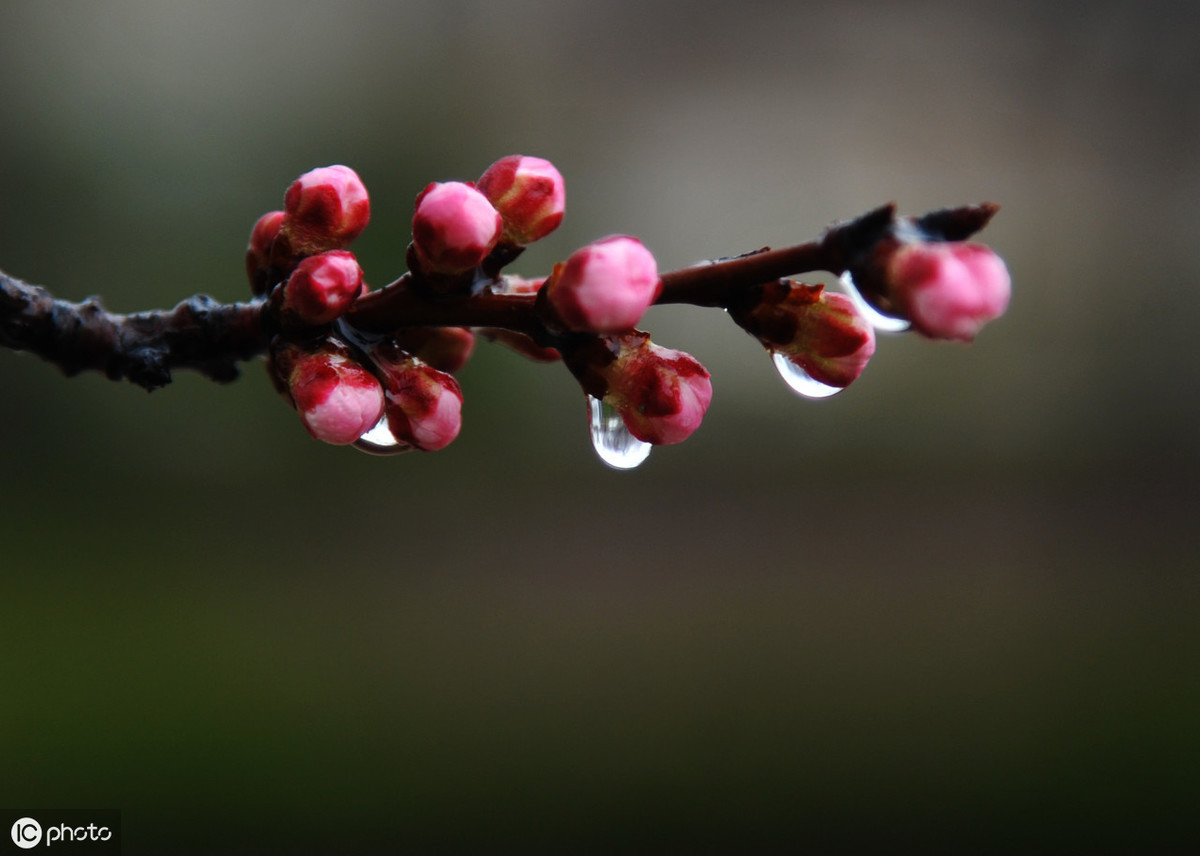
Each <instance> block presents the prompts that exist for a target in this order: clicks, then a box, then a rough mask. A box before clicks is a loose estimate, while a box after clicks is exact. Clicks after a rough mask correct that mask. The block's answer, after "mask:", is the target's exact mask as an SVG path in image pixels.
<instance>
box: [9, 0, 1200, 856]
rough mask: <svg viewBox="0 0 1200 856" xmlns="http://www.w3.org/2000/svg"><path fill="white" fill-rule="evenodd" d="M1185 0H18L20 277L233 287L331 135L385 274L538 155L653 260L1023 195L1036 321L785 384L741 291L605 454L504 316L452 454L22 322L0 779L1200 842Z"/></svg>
mask: <svg viewBox="0 0 1200 856" xmlns="http://www.w3.org/2000/svg"><path fill="white" fill-rule="evenodd" d="M1198 31H1200V6H1196V5H1187V4H1165V3H1164V4H1156V3H1145V2H1139V3H1132V2H1116V3H1105V2H1098V3H1092V4H1088V5H1087V6H1085V7H1080V6H1079V5H1078V4H1072V3H1066V2H1046V0H1039V2H1036V3H1035V2H1013V3H1004V4H997V3H972V2H966V3H962V2H958V3H951V2H928V3H899V4H877V3H865V2H863V3H860V2H821V3H806V2H795V3H766V2H763V3H759V2H742V3H738V4H733V3H708V2H690V3H679V2H661V3H642V2H621V1H620V0H614V2H608V3H604V4H588V3H583V2H555V3H551V2H517V3H484V2H397V3H384V2H370V0H364V1H363V2H355V0H341V2H339V3H337V4H331V3H329V4H322V3H315V2H313V3H305V2H300V3H296V2H288V3H284V2H277V3H247V2H239V3H216V2H214V3H203V4H200V3H178V2H162V0H154V2H150V0H113V2H107V3H103V4H98V3H97V4H92V3H81V2H80V3H33V2H28V3H21V2H12V3H6V4H4V5H3V7H2V10H0V116H2V117H3V123H4V133H3V134H2V135H0V268H3V269H4V270H5V271H7V272H8V273H10V274H12V275H14V276H18V277H21V278H23V279H25V280H27V281H29V282H34V283H39V284H43V285H46V286H48V287H50V288H51V289H53V290H54V291H55V292H56V293H57V294H58V295H59V296H61V297H66V298H69V299H74V300H78V299H82V298H83V297H85V296H87V295H90V294H100V295H102V296H103V298H104V300H105V302H106V304H107V305H108V306H109V307H110V308H112V309H114V310H116V311H125V312H128V311H135V310H141V309H147V308H153V307H163V306H170V305H173V304H174V303H175V302H177V301H178V300H180V299H182V298H184V297H187V296H189V295H191V294H193V293H196V292H206V293H208V294H211V295H213V296H214V297H216V298H218V299H220V300H224V301H233V300H240V299H245V298H246V297H247V296H248V289H247V286H246V284H245V279H244V273H243V267H242V266H243V261H242V258H243V251H244V248H245V244H246V239H247V236H248V234H249V230H250V227H251V225H252V224H253V223H254V221H255V219H256V218H257V217H258V215H259V214H261V213H263V212H264V211H266V210H269V209H272V208H277V207H279V205H280V203H281V200H282V194H283V191H284V189H285V188H286V187H287V185H288V184H289V183H290V182H291V181H292V179H294V178H295V177H296V176H297V175H299V174H300V173H302V172H304V171H306V170H308V169H310V168H312V167H314V166H320V165H325V164H329V163H346V164H349V165H351V166H353V167H354V168H355V169H356V170H357V171H358V172H359V173H360V175H361V176H362V177H363V179H364V181H365V182H366V184H367V186H368V188H369V189H370V191H371V196H372V203H373V220H372V224H371V227H370V228H369V229H368V230H367V232H366V233H365V235H364V236H363V237H362V238H361V239H360V240H359V241H358V242H357V244H356V245H355V250H356V251H357V252H358V253H359V257H360V260H361V262H362V264H363V267H364V268H365V270H366V272H367V276H368V279H369V280H370V281H371V282H372V283H374V284H376V285H379V284H382V283H384V282H386V281H388V280H390V279H392V278H394V277H395V276H397V275H399V274H400V273H402V272H403V270H404V248H405V245H406V243H407V241H408V234H409V232H408V225H409V221H410V218H411V211H412V200H413V198H414V197H415V195H416V194H417V192H418V191H419V190H420V189H421V188H422V187H424V185H425V184H426V183H428V182H429V181H433V180H449V179H464V180H469V179H473V178H475V177H476V176H477V175H478V174H479V173H480V172H481V171H482V170H483V169H484V168H486V167H487V166H488V165H489V164H490V163H491V162H492V161H493V160H495V159H497V158H498V157H500V156H502V155H505V154H509V153H512V152H521V153H526V154H534V155H539V156H542V157H546V158H549V159H551V160H552V161H554V163H555V164H556V165H557V166H558V167H559V168H560V170H561V171H562V173H563V174H564V176H565V177H566V180H567V188H568V214H567V218H566V221H565V222H564V225H563V227H562V228H561V229H560V230H559V231H558V232H557V233H555V234H554V235H552V236H551V237H550V238H548V239H546V240H545V241H544V242H542V243H541V244H539V245H537V246H535V247H533V248H531V249H530V251H529V252H528V253H527V255H526V257H524V258H522V259H521V260H520V262H518V263H517V264H516V265H514V270H516V271H519V272H523V273H527V274H530V275H532V274H535V273H539V272H542V273H544V272H545V271H546V270H548V269H549V267H550V266H551V265H552V264H553V263H554V262H555V261H557V260H559V259H561V258H564V257H565V256H566V255H568V254H569V253H570V252H571V251H572V250H573V249H575V248H576V247H578V246H580V245H582V244H584V243H586V242H588V241H590V240H592V239H594V238H597V237H599V236H601V235H605V234H609V233H613V232H625V233H630V234H634V235H637V236H639V237H640V238H642V239H643V240H644V241H645V243H646V244H647V245H648V246H649V247H650V248H651V249H652V250H653V251H654V252H655V254H656V255H657V257H658V259H659V262H660V266H661V267H662V268H663V269H672V268H677V267H681V266H684V265H687V264H690V263H692V262H694V261H696V260H699V259H701V258H706V257H713V256H720V255H730V254H734V253H738V252H742V251H746V250H749V249H753V248H757V247H760V246H763V245H764V244H770V245H777V246H778V245H785V244H788V243H793V242H797V241H801V240H807V239H808V238H810V237H814V236H816V235H817V234H819V233H820V231H821V230H822V229H823V228H825V226H827V225H828V224H829V223H830V222H832V221H834V220H839V219H844V218H848V217H852V216H855V215H857V214H859V213H862V212H863V211H865V210H867V209H868V208H871V207H874V206H876V205H878V204H881V203H884V202H887V201H891V200H895V201H896V202H898V203H899V205H900V207H901V209H902V210H903V211H905V212H909V213H919V212H923V211H925V210H928V209H930V208H935V207H940V206H943V205H951V204H959V203H965V202H978V201H983V200H992V201H995V202H998V203H1000V204H1001V205H1002V206H1003V208H1002V211H1001V212H1000V214H999V215H998V217H997V218H996V220H995V221H994V223H993V225H992V226H990V227H989V228H988V229H987V231H986V232H985V233H984V237H985V239H986V240H987V242H988V243H990V244H991V245H992V246H993V247H994V248H995V249H996V250H997V251H998V252H999V253H1000V254H1001V255H1002V256H1004V257H1005V259H1006V260H1007V262H1008V264H1009V267H1010V270H1011V272H1012V276H1013V282H1014V298H1013V302H1012V307H1011V310H1010V312H1009V314H1008V316H1007V317H1005V318H1004V319H1002V320H1000V321H998V322H996V323H995V324H993V325H992V326H990V327H988V328H987V329H986V330H985V331H984V332H983V334H982V335H981V336H980V337H979V339H978V340H977V341H976V343H975V344H974V345H972V346H969V347H968V346H961V345H953V344H945V343H934V342H929V341H925V340H921V339H919V338H917V337H915V336H913V337H905V336H887V337H881V340H880V343H879V347H878V352H877V354H876V357H875V359H874V361H873V362H872V364H871V366H870V367H869V368H868V369H867V371H866V372H865V374H864V375H863V377H862V378H861V379H860V380H859V381H858V382H857V383H856V384H855V385H854V387H852V388H851V389H849V390H847V391H846V392H845V393H843V394H842V395H839V396H837V397H835V398H833V399H830V400H827V401H821V402H811V401H806V400H802V399H798V398H796V397H795V396H793V395H792V394H791V393H790V392H789V391H788V390H787V389H786V388H785V387H784V385H783V384H782V382H781V381H780V380H779V378H778V377H777V376H776V375H775V374H774V372H773V370H772V367H771V365H770V362H769V360H768V358H767V357H766V356H765V354H764V353H763V352H762V350H761V349H760V348H759V347H758V346H757V344H756V343H755V342H754V341H753V340H751V339H750V338H749V337H747V336H746V335H745V334H744V333H742V332H741V331H740V330H738V329H737V328H736V327H735V326H734V325H733V324H731V323H729V321H728V319H727V318H725V317H723V316H720V314H719V313H715V312H713V311H711V310H707V311H706V310H701V309H692V308H679V307H666V308H657V309H654V310H652V311H651V313H650V315H649V316H648V318H647V320H646V322H645V326H646V327H647V328H648V329H650V330H651V331H652V332H653V333H654V337H655V341H657V342H659V343H661V344H664V345H667V346H670V347H675V348H682V349H684V350H687V351H689V352H691V353H693V354H694V355H695V356H696V357H697V358H699V359H700V360H701V361H702V362H704V363H705V365H706V366H707V367H708V368H709V369H710V371H712V373H713V384H714V390H715V393H714V400H713V405H712V408H711V409H710V411H709V415H708V417H707V419H706V421H705V424H704V425H703V427H702V428H701V430H700V431H699V432H697V434H696V435H695V436H694V437H693V438H692V439H691V440H689V441H688V442H687V443H686V444H684V445H682V446H678V447H672V448H663V449H659V450H657V451H656V452H655V454H654V455H652V456H651V458H650V460H649V461H648V462H647V463H646V464H645V465H644V466H643V467H642V468H640V469H639V470H636V471H632V472H624V473H621V472H615V471H611V470H608V469H606V468H605V467H604V466H603V465H602V464H601V463H600V462H599V461H598V459H596V457H595V456H594V455H593V453H592V451H591V449H590V445H589V442H588V437H587V428H586V413H585V408H584V404H583V401H582V398H581V396H580V393H579V391H578V387H577V386H576V385H575V383H574V381H573V380H572V379H571V378H570V377H569V376H568V374H567V372H566V371H564V370H563V369H562V368H561V367H560V366H541V365H534V364H532V363H528V362H525V361H523V360H522V359H521V358H520V357H517V356H515V355H513V354H511V353H509V352H507V351H504V350H502V349H499V348H495V347H489V346H486V345H481V346H480V348H479V350H478V351H477V353H476V355H475V357H474V359H473V361H472V362H471V364H470V365H469V366H468V367H467V368H466V369H465V370H464V371H463V372H462V374H461V378H460V379H461V381H462V385H463V387H464V389H465V392H466V409H465V416H466V424H465V427H464V431H463V434H462V435H461V437H460V438H459V440H458V441H457V442H456V443H454V444H453V445H452V446H451V447H450V448H448V449H447V450H445V451H443V452H440V453H437V454H431V455H422V454H411V455H405V456H400V457H397V458H391V459H378V458H371V457H368V456H365V455H361V454H359V453H357V452H355V451H353V450H349V449H339V448H331V447H325V446H322V445H320V444H318V443H316V442H314V441H312V440H310V439H309V438H308V436H307V434H306V433H305V432H304V431H303V430H302V428H301V426H300V425H299V424H298V421H297V419H296V417H295V415H294V413H293V412H292V411H291V410H290V409H289V408H288V407H286V406H285V405H284V404H283V403H282V402H280V401H279V399H278V398H277V397H276V395H275V394H274V393H273V392H272V390H271V389H270V386H269V384H268V382H267V379H266V377H265V372H263V370H262V368H261V367H260V366H259V365H257V364H250V365H248V366H247V367H246V371H245V373H244V377H243V378H242V379H241V380H240V381H238V382H237V383H235V384H232V385H230V386H224V387H222V386H218V385H216V384H213V383H210V382H208V381H205V380H202V379H200V378H198V377H195V376H190V375H181V376H178V377H177V379H176V382H175V383H173V384H172V385H171V386H169V387H167V388H166V389H163V390H161V391H158V392H155V393H154V394H152V395H147V394H146V393H145V392H144V391H142V390H140V389H138V388H135V387H133V386H131V385H128V384H124V385H119V384H114V383H111V382H109V381H106V380H104V379H103V378H101V377H98V376H95V375H89V376H80V377H77V378H74V379H70V380H68V379H65V378H63V377H62V375H61V374H60V373H59V371H58V370H57V369H55V368H53V367H52V366H49V365H46V364H43V363H41V362H39V361H37V360H36V359H34V358H32V357H29V356H28V355H23V354H15V353H12V352H7V351H5V352H0V394H2V395H3V397H4V401H5V412H6V414H7V418H5V419H3V420H2V421H0V441H2V442H3V444H4V449H5V450H6V452H5V455H4V466H3V468H0V496H2V497H3V500H2V503H3V504H2V506H0V507H2V508H3V514H2V515H0V543H2V544H3V549H2V550H0V807H7V808H14V809H24V808H38V807H66V808H89V807H94V808H118V809H121V810H122V811H123V812H124V814H123V821H124V836H125V845H126V851H125V852H129V853H134V852H159V853H172V852H180V853H240V852H246V853H250V852H284V851H288V850H290V851H292V852H304V851H308V850H311V851H313V852H346V853H352V852H353V853H373V852H445V851H468V852H471V851H494V850H500V849H510V848H512V849H524V850H538V849H544V850H558V851H560V852H569V851H580V850H588V849H594V850H597V851H600V852H628V851H631V850H637V851H650V852H656V851H662V850H668V849H677V848H681V847H682V848H687V849H690V850H693V851H702V852H708V851H719V852H747V851H751V852H753V851H763V850H784V849H789V848H790V847H793V846H796V845H807V846H809V847H811V848H813V849H816V850H818V851H829V850H833V851H837V850H843V851H845V850H851V851H853V850H891V849H893V848H895V847H897V846H900V845H903V844H917V845H920V846H923V847H925V848H926V849H935V848H940V847H947V848H953V849H969V850H970V851H971V852H1009V851H1020V852H1035V851H1050V852H1055V853H1064V852H1079V851H1087V852H1102V851H1107V852H1141V853H1144V852H1154V851H1161V850H1165V849H1170V848H1172V847H1175V846H1185V845H1187V844H1189V843H1191V844H1195V843H1196V842H1197V841H1198V840H1200V828H1198V826H1197V823H1198V822H1197V813H1196V806H1197V800H1198V799H1200V627H1198V626H1197V621H1196V612H1197V607H1200V575H1198V574H1197V567H1198V565H1200V563H1198V562H1197V553H1198V550H1197V537H1196V534H1195V533H1196V527H1197V512H1198V511H1200V496H1198V493H1197V488H1196V484H1197V476H1198V475H1200V403H1198V401H1200V396H1198V395H1197V390H1198V386H1200V383H1198V382H1200V367H1198V364H1197V361H1196V360H1195V358H1194V356H1193V355H1194V350H1193V342H1192V339H1193V337H1194V335H1195V334H1194V331H1195V330H1196V329H1197V325H1198V323H1200V290H1198V288H1197V286H1198V285H1200V251H1198V250H1197V238H1196V232H1195V230H1196V224H1197V222H1200V53H1198V52H1197V51H1196V49H1195V34H1196V32H1198Z"/></svg>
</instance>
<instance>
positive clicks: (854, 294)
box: [840, 271, 912, 333]
mask: <svg viewBox="0 0 1200 856" xmlns="http://www.w3.org/2000/svg"><path fill="white" fill-rule="evenodd" d="M840 281H841V283H842V288H844V289H845V290H846V294H848V295H849V296H850V300H851V301H852V302H853V303H854V308H855V309H857V310H858V311H859V312H860V313H861V314H862V316H863V317H864V318H866V319H867V321H869V322H870V324H871V326H872V327H874V328H875V329H876V330H879V331H880V332H883V333H903V332H904V331H905V330H907V329H908V328H909V327H911V326H912V325H911V324H910V323H909V322H908V320H907V319H905V318H894V317H892V316H891V315H884V314H883V313H882V312H880V311H879V310H878V309H876V308H875V307H874V306H872V305H871V304H870V303H868V302H867V299H866V298H865V297H863V296H862V295H861V294H860V293H859V291H858V288H857V287H856V286H855V285H854V278H853V277H852V276H850V271H846V272H845V273H844V274H842V275H841V277H840Z"/></svg>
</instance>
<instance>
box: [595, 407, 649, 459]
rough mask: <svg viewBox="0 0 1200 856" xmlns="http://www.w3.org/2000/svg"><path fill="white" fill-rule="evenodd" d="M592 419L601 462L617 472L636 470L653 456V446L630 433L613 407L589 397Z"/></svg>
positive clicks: (597, 451) (596, 448)
mask: <svg viewBox="0 0 1200 856" xmlns="http://www.w3.org/2000/svg"><path fill="white" fill-rule="evenodd" d="M588 408H589V410H590V412H591V417H592V447H593V448H594V449H595V450H596V454H597V455H599V456H600V460H602V461H604V463H606V464H608V465H609V466H610V467H612V468H613V469H614V470H632V469H633V468H634V467H636V466H638V465H639V464H640V463H642V461H644V460H646V458H648V457H650V449H651V448H653V447H652V446H651V444H650V443H643V442H642V441H641V440H639V439H638V438H637V437H634V436H633V435H632V434H630V433H629V429H628V428H626V427H625V420H624V419H622V418H621V414H620V413H618V412H617V409H616V408H615V407H613V406H612V405H610V404H606V403H605V402H603V401H601V400H600V399H598V398H592V397H591V396H590V395H589V396H588Z"/></svg>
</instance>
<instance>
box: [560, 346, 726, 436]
mask: <svg viewBox="0 0 1200 856" xmlns="http://www.w3.org/2000/svg"><path fill="white" fill-rule="evenodd" d="M568 365H569V367H570V369H571V371H572V373H573V374H574V375H575V377H576V378H578V379H579V381H580V383H581V384H582V386H583V388H584V390H585V391H586V392H587V393H588V394H589V395H592V396H594V397H596V398H603V399H604V401H605V402H607V403H608V404H610V405H612V406H613V407H614V408H616V410H617V412H619V413H620V414H621V418H622V419H623V420H624V421H625V427H626V428H628V429H629V433H631V434H633V436H634V437H636V438H637V439H639V440H641V441H642V442H644V443H654V444H656V445H671V444H673V443H682V442H683V441H684V440H686V439H687V438H688V437H690V436H691V434H692V432H693V431H695V430H696V429H697V428H699V427H700V422H701V421H702V420H703V419H704V414H705V412H706V411H707V410H708V405H709V402H711V401H712V383H711V382H710V381H709V374H708V372H707V371H706V370H705V368H704V366H702V365H700V363H698V362H697V361H696V360H695V358H694V357H692V356H691V355H690V354H685V353H684V352H683V351H672V350H670V349H668V348H662V347H659V346H658V345H656V344H654V343H653V342H651V341H650V337H649V336H648V335H647V334H645V333H642V332H633V333H627V334H625V335H623V336H619V337H612V338H609V339H597V340H595V342H594V343H590V344H589V345H586V346H584V348H582V349H581V350H578V351H576V352H574V353H572V354H571V355H570V360H569V362H568Z"/></svg>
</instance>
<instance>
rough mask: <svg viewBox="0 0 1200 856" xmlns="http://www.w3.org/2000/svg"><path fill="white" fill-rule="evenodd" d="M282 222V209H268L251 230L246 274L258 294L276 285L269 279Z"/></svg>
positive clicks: (247, 249) (251, 287) (254, 291)
mask: <svg viewBox="0 0 1200 856" xmlns="http://www.w3.org/2000/svg"><path fill="white" fill-rule="evenodd" d="M282 223H283V212H282V211H268V212H267V213H266V214H264V215H262V216H261V217H259V218H258V221H257V222H256V223H255V224H254V228H253V229H251V230H250V245H249V246H248V247H247V248H246V275H247V276H248V277H249V278H250V290H251V291H252V292H253V293H254V294H256V295H258V294H266V293H267V291H268V290H270V288H271V286H272V285H274V283H272V282H268V281H267V280H268V270H269V268H270V267H271V256H272V254H273V252H274V249H275V240H276V239H277V238H278V237H279V227H280V225H281V224H282Z"/></svg>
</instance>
